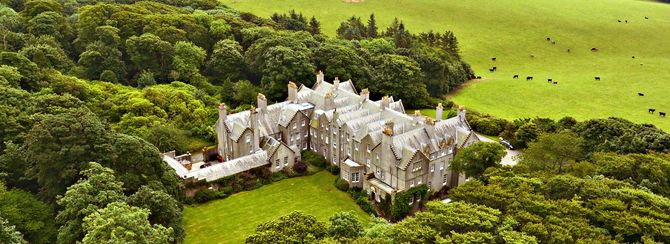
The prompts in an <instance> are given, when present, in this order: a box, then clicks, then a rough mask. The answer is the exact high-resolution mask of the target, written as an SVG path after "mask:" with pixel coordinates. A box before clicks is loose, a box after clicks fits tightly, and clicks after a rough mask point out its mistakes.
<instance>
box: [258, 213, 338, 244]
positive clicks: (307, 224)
mask: <svg viewBox="0 0 670 244" xmlns="http://www.w3.org/2000/svg"><path fill="white" fill-rule="evenodd" d="M326 233H327V229H326V226H325V224H324V223H322V222H319V221H318V220H317V219H316V217H314V216H312V215H307V214H303V213H301V212H292V213H290V214H289V215H286V216H282V217H279V218H278V219H276V220H272V221H269V222H265V223H262V224H260V225H258V227H256V232H255V233H254V234H252V235H250V236H248V237H247V240H246V243H307V242H314V241H316V240H319V239H321V238H323V237H324V236H325V235H326Z"/></svg>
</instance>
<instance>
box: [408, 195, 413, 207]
mask: <svg viewBox="0 0 670 244" xmlns="http://www.w3.org/2000/svg"><path fill="white" fill-rule="evenodd" d="M412 204H414V196H412V197H410V198H409V204H408V205H412Z"/></svg>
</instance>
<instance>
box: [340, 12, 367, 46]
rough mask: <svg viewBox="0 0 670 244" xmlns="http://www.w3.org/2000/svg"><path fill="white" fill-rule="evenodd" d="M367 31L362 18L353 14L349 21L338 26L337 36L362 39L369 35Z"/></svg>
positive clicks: (347, 38)
mask: <svg viewBox="0 0 670 244" xmlns="http://www.w3.org/2000/svg"><path fill="white" fill-rule="evenodd" d="M367 31H368V30H367V29H366V28H365V24H363V22H361V18H356V16H351V18H349V19H348V20H347V21H345V22H342V23H340V27H338V28H337V38H340V39H345V40H361V39H365V38H366V37H367Z"/></svg>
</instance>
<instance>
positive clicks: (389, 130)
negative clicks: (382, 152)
mask: <svg viewBox="0 0 670 244" xmlns="http://www.w3.org/2000/svg"><path fill="white" fill-rule="evenodd" d="M383 132H384V134H385V135H387V136H393V120H390V119H389V120H387V121H386V122H385V123H384V131H383Z"/></svg>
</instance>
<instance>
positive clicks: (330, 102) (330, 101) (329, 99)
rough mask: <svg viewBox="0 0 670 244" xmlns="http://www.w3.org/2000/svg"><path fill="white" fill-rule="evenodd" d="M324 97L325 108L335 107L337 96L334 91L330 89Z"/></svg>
mask: <svg viewBox="0 0 670 244" xmlns="http://www.w3.org/2000/svg"><path fill="white" fill-rule="evenodd" d="M323 99H324V101H323V110H331V109H335V96H334V95H333V91H328V92H327V93H326V96H325V97H324V98H323Z"/></svg>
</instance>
